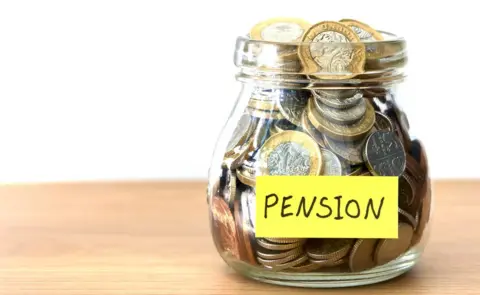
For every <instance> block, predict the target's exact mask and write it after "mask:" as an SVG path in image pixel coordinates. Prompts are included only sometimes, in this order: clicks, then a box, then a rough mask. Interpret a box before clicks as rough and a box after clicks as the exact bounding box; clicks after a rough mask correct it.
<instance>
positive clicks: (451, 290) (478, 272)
mask: <svg viewBox="0 0 480 295" xmlns="http://www.w3.org/2000/svg"><path fill="white" fill-rule="evenodd" d="M205 188H206V184H205V183H184V182H183V183H182V182H178V183H175V182H170V183H155V182H143V183H86V184H43V185H33V184H32V185H4V186H0V200H1V204H0V294H8V295H15V294H48V295H56V294H68V295H74V294H102V295H110V294H195V295H199V294H209V295H213V294H222V295H223V294H242V295H245V294H248V295H256V294H284V293H288V294H319V292H320V291H318V290H311V289H301V288H289V287H280V286H272V285H267V284H264V283H259V282H255V281H252V280H249V279H246V278H243V277H241V276H240V275H238V274H236V273H234V272H233V271H232V270H230V269H229V268H228V267H227V266H226V264H225V263H224V262H223V260H222V259H221V258H220V256H219V255H218V254H217V253H216V250H215V247H214V245H213V241H212V239H211V236H210V232H209V227H208V219H207V207H206V196H205ZM479 191H480V182H475V181H464V182H458V181H443V182H435V183H434V196H435V202H434V205H435V208H434V212H433V213H434V215H433V225H432V231H431V235H430V241H429V243H428V246H427V248H426V252H425V255H424V257H423V259H422V261H421V263H420V264H419V265H418V266H417V267H415V268H414V269H413V270H412V271H411V272H410V273H408V274H407V275H404V276H402V277H400V278H398V279H394V280H392V281H389V282H386V283H381V284H377V285H373V286H366V287H360V288H348V289H331V290H322V291H321V293H322V294H369V295H371V294H379V293H386V292H388V293H392V294H480V247H479V246H478V245H479V244H480V230H479V229H478V227H479V223H480V214H479V212H480V197H479V196H478V192H479Z"/></svg>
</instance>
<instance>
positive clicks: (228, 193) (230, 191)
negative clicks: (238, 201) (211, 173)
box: [223, 169, 237, 208]
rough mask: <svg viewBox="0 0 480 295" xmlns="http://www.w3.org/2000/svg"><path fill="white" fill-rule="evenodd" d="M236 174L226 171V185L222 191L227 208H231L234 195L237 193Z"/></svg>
mask: <svg viewBox="0 0 480 295" xmlns="http://www.w3.org/2000/svg"><path fill="white" fill-rule="evenodd" d="M235 175H236V173H235V172H233V171H232V170H230V169H228V171H227V177H226V183H227V185H226V186H225V190H224V193H223V194H224V198H225V201H226V202H227V203H228V206H229V208H233V201H234V200H235V194H236V193H237V177H236V176H235Z"/></svg>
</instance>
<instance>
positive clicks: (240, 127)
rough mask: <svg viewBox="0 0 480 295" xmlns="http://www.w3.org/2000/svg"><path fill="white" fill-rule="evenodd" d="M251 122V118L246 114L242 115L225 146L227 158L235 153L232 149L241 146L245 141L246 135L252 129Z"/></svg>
mask: <svg viewBox="0 0 480 295" xmlns="http://www.w3.org/2000/svg"><path fill="white" fill-rule="evenodd" d="M252 122H253V120H252V117H250V116H249V115H248V114H243V115H242V116H241V117H240V119H239V120H238V123H237V126H236V127H235V130H233V134H232V137H231V138H230V141H229V142H228V144H227V152H226V155H227V156H228V155H231V154H234V153H235V152H234V150H233V149H234V148H235V147H237V146H239V145H242V144H243V143H244V142H245V141H246V140H247V135H248V133H249V131H250V129H251V128H252Z"/></svg>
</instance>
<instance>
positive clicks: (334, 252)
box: [306, 239, 354, 261]
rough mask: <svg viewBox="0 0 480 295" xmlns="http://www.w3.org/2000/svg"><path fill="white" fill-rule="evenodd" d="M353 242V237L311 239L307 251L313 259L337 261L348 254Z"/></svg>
mask: <svg viewBox="0 0 480 295" xmlns="http://www.w3.org/2000/svg"><path fill="white" fill-rule="evenodd" d="M353 242H354V241H353V240H352V239H310V240H308V242H307V244H306V252H307V255H308V256H309V257H310V258H311V259H313V260H322V261H324V260H334V261H335V260H339V259H340V258H343V257H345V256H346V255H347V254H348V252H349V251H350V249H351V248H352V245H353Z"/></svg>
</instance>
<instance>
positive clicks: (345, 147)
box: [323, 135, 367, 165]
mask: <svg viewBox="0 0 480 295" xmlns="http://www.w3.org/2000/svg"><path fill="white" fill-rule="evenodd" d="M323 141H324V142H325V145H326V146H327V147H328V148H329V149H330V150H331V151H332V152H334V153H335V154H337V155H339V156H340V157H341V158H342V159H344V160H345V161H347V163H349V164H353V165H358V164H362V163H363V155H362V152H363V147H364V146H365V142H366V141H367V138H366V137H365V138H363V139H360V140H354V141H339V140H334V139H332V138H328V136H326V135H324V136H323Z"/></svg>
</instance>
